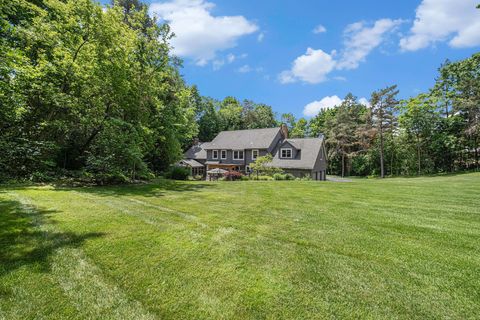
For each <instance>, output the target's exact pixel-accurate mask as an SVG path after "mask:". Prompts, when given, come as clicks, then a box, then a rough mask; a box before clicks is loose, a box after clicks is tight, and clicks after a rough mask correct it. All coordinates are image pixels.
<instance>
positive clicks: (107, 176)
mask: <svg viewBox="0 0 480 320" xmlns="http://www.w3.org/2000/svg"><path fill="white" fill-rule="evenodd" d="M93 181H94V182H95V183H96V184H98V185H107V184H122V183H127V182H128V181H129V179H128V178H127V177H126V176H125V175H124V174H123V173H121V172H113V173H96V174H94V175H93Z"/></svg>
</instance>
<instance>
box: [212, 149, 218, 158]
mask: <svg viewBox="0 0 480 320" xmlns="http://www.w3.org/2000/svg"><path fill="white" fill-rule="evenodd" d="M212 159H218V150H213V151H212Z"/></svg>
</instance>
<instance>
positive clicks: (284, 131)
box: [280, 123, 288, 139]
mask: <svg viewBox="0 0 480 320" xmlns="http://www.w3.org/2000/svg"><path fill="white" fill-rule="evenodd" d="M280 130H282V135H283V138H284V139H288V127H287V125H286V124H285V123H282V125H281V126H280Z"/></svg>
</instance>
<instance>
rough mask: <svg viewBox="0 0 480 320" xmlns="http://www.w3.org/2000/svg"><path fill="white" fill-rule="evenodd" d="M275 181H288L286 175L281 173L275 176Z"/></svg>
mask: <svg viewBox="0 0 480 320" xmlns="http://www.w3.org/2000/svg"><path fill="white" fill-rule="evenodd" d="M273 179H274V180H286V175H285V174H281V173H275V174H274V175H273Z"/></svg>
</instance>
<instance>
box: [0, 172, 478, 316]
mask: <svg viewBox="0 0 480 320" xmlns="http://www.w3.org/2000/svg"><path fill="white" fill-rule="evenodd" d="M4 191H5V192H4V193H0V199H1V200H2V202H1V205H0V212H1V216H0V224H1V226H2V231H0V232H2V233H1V234H0V243H1V244H2V247H1V249H0V257H2V266H1V268H2V269H1V270H2V271H1V273H0V284H1V285H0V294H1V295H3V297H5V298H4V299H1V300H0V318H1V317H2V315H3V316H4V317H5V318H18V319H21V318H38V317H46V318H49V317H50V318H59V317H73V318H99V319H100V318H129V319H133V318H167V319H171V318H182V319H189V318H191V319H211V318H216V319H221V318H225V319H227V318H238V319H258V318H269V319H279V318H286V319H287V318H288V319H292V318H297V319H305V318H325V317H338V318H359V317H360V318H403V319H411V318H417V319H420V318H421V319H425V318H427V319H428V318H460V319H465V318H476V317H477V316H478V310H479V309H480V277H479V274H480V252H479V251H480V210H479V208H480V196H479V194H480V175H479V174H465V175H458V176H444V177H429V178H415V179H404V178H399V179H387V180H354V181H352V182H350V183H319V182H314V181H311V182H302V181H271V182H262V181H258V182H233V183H229V182H224V183H209V182H173V181H165V180H160V181H158V182H156V183H153V184H148V185H138V186H120V187H101V188H95V187H88V188H66V187H55V186H44V187H10V188H4ZM45 234H47V236H45ZM4 245H5V246H4ZM32 252H33V253H34V254H32ZM35 252H36V253H35ZM91 279H94V280H91ZM39 283H41V284H42V285H40V286H39ZM22 292H24V293H23V294H22ZM25 292H28V293H29V294H28V295H26V294H25ZM109 293H110V294H109ZM31 305H33V306H40V307H39V309H35V308H33V307H30V306H31Z"/></svg>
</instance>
